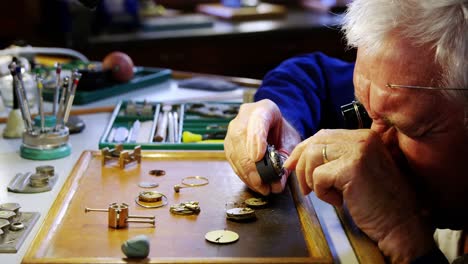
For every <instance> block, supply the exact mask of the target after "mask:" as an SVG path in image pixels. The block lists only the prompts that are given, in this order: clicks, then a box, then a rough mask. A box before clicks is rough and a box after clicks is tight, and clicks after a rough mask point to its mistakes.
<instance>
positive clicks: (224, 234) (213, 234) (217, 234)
mask: <svg viewBox="0 0 468 264" xmlns="http://www.w3.org/2000/svg"><path fill="white" fill-rule="evenodd" d="M205 239H206V240H208V241H209V242H211V243H215V244H229V243H233V242H236V241H237V240H239V235H238V234H237V233H236V232H233V231H229V230H214V231H210V232H208V233H206V234H205Z"/></svg>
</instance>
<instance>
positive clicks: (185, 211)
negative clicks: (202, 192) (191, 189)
mask: <svg viewBox="0 0 468 264" xmlns="http://www.w3.org/2000/svg"><path fill="white" fill-rule="evenodd" d="M169 211H170V212H171V213H173V214H178V215H193V214H198V213H200V205H199V204H198V202H197V201H190V202H184V203H179V204H174V205H171V208H169Z"/></svg>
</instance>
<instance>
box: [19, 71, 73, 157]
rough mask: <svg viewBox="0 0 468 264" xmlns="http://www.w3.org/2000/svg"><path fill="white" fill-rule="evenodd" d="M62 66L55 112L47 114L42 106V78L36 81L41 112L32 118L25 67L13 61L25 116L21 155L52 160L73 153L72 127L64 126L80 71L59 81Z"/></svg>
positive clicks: (22, 110)
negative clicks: (24, 78)
mask: <svg viewBox="0 0 468 264" xmlns="http://www.w3.org/2000/svg"><path fill="white" fill-rule="evenodd" d="M60 72H61V66H60V64H58V65H57V67H56V73H57V76H56V78H57V83H56V84H57V85H56V89H55V93H54V95H55V96H54V98H55V100H54V102H53V113H52V115H47V116H46V115H45V112H44V106H43V98H42V96H43V84H42V79H41V78H40V77H37V78H36V83H37V99H38V102H37V105H38V110H39V115H38V116H37V117H36V118H35V119H33V118H32V115H31V111H30V109H29V102H28V99H27V96H26V90H25V88H24V83H23V77H22V67H21V66H17V65H16V63H15V62H12V63H11V64H10V73H11V75H12V77H13V90H14V91H15V96H16V99H17V100H18V104H19V106H20V110H21V114H22V118H23V121H24V124H25V131H24V132H23V143H22V145H21V148H20V155H21V157H23V158H26V159H32V160H52V159H59V158H63V157H66V156H68V155H70V153H71V146H70V144H69V134H70V133H69V130H68V128H67V127H66V126H65V124H66V123H67V121H68V117H69V115H70V110H71V107H72V104H73V99H74V97H75V92H76V89H77V86H78V82H79V80H80V78H81V74H80V73H78V71H76V70H75V71H74V72H73V73H72V76H71V78H69V77H65V78H64V79H63V81H61V80H60Z"/></svg>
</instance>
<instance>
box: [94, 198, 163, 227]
mask: <svg viewBox="0 0 468 264" xmlns="http://www.w3.org/2000/svg"><path fill="white" fill-rule="evenodd" d="M88 212H107V213H108V214H107V218H108V225H109V227H112V228H116V229H118V228H125V227H127V225H128V223H148V224H152V225H153V226H154V225H155V218H156V217H154V216H141V215H130V214H129V213H128V205H127V204H126V203H121V204H119V203H111V204H110V205H109V208H108V209H93V208H85V213H88ZM132 218H133V219H132ZM144 219H148V220H144Z"/></svg>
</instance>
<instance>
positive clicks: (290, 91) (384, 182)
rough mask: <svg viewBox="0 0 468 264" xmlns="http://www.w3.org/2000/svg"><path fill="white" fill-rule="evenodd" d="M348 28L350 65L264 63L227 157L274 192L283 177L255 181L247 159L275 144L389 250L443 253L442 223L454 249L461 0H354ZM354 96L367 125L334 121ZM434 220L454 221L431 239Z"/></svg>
mask: <svg viewBox="0 0 468 264" xmlns="http://www.w3.org/2000/svg"><path fill="white" fill-rule="evenodd" d="M344 30H345V32H346V35H347V39H348V42H349V43H350V45H352V46H356V47H357V48H358V54H357V60H356V63H355V65H353V64H347V63H344V62H341V61H339V60H335V59H332V58H328V57H326V56H324V55H322V54H311V55H304V56H300V57H297V58H293V59H290V60H288V61H286V62H284V63H283V64H281V65H280V66H279V67H278V68H277V69H275V70H273V71H271V72H270V73H269V74H268V75H267V76H266V77H265V79H264V82H263V84H262V87H261V88H260V89H259V90H258V92H257V93H256V95H255V99H256V101H257V102H255V103H251V104H244V105H243V106H242V107H241V109H240V111H239V114H238V116H237V117H236V118H235V119H234V120H233V121H232V122H231V123H230V125H229V129H228V134H227V137H226V140H225V151H226V157H227V159H228V160H229V162H230V163H231V166H232V167H233V169H234V171H235V172H236V174H238V175H239V177H240V178H241V179H242V180H243V181H244V182H245V183H246V184H247V185H248V186H249V187H250V188H251V189H253V190H255V191H257V192H259V193H261V194H263V195H268V194H269V193H270V192H273V193H279V192H281V191H282V190H283V188H284V186H285V183H286V177H283V178H282V179H281V180H280V181H278V182H273V183H272V184H266V183H263V182H262V180H261V179H260V176H259V174H258V172H257V170H256V166H255V162H257V161H259V160H260V159H262V157H263V155H264V153H265V149H266V147H267V144H271V145H274V146H275V147H276V148H277V149H281V150H282V151H283V152H288V153H290V156H289V158H288V159H287V160H286V162H285V163H284V167H285V168H287V169H289V170H294V171H295V174H296V175H297V177H298V180H299V183H300V185H301V188H302V191H303V193H304V194H308V193H310V192H311V191H315V193H316V194H317V196H318V197H319V198H321V199H322V200H324V201H326V202H329V203H331V204H333V205H336V206H341V205H342V204H343V203H344V204H345V205H346V207H347V209H348V210H349V213H350V215H351V216H352V218H353V220H354V222H355V223H356V224H357V226H358V227H360V228H361V230H362V231H363V232H365V233H366V234H367V235H368V236H369V237H370V238H371V239H373V240H374V241H375V242H376V243H377V244H378V246H379V248H380V249H381V251H382V252H383V254H384V255H386V256H387V257H388V258H389V259H390V260H391V261H392V262H394V263H428V262H426V261H428V260H432V261H442V260H443V261H447V260H445V259H444V256H443V255H442V253H441V252H440V251H439V249H438V247H437V246H436V244H438V243H439V242H441V241H442V240H443V239H441V238H442V237H443V235H442V234H447V233H451V234H452V235H454V236H455V238H457V239H456V241H452V242H453V243H452V244H450V243H449V244H447V243H446V242H442V244H440V243H439V248H441V249H443V251H444V253H445V255H446V257H447V258H448V259H449V261H453V259H455V258H456V257H457V256H460V255H463V254H464V252H463V245H464V240H466V239H465V238H464V237H465V236H466V233H463V231H462V230H468V216H467V215H468V176H467V169H466V164H467V162H468V121H467V120H468V99H467V98H468V90H467V89H468V64H467V61H468V45H467V44H468V1H467V0H393V1H388V0H355V1H354V2H353V3H352V4H351V5H350V7H349V10H348V13H347V14H346V18H345V24H344ZM353 100H358V101H359V102H360V103H361V104H362V106H363V107H364V108H365V110H366V111H367V114H368V115H369V117H370V118H371V119H372V125H371V127H370V128H369V129H357V130H346V129H339V128H342V127H343V119H342V117H341V113H340V106H341V105H345V104H347V103H349V102H351V101H353ZM318 130H320V131H318ZM317 131H318V132H317ZM435 228H448V229H453V230H459V231H454V232H449V231H447V230H445V231H443V232H440V231H439V234H438V235H437V236H436V237H437V239H438V240H437V241H435V240H434V236H433V234H434V230H435ZM439 240H440V241H439ZM430 263H432V262H430ZM434 263H439V262H434ZM442 263H443V262H442Z"/></svg>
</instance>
